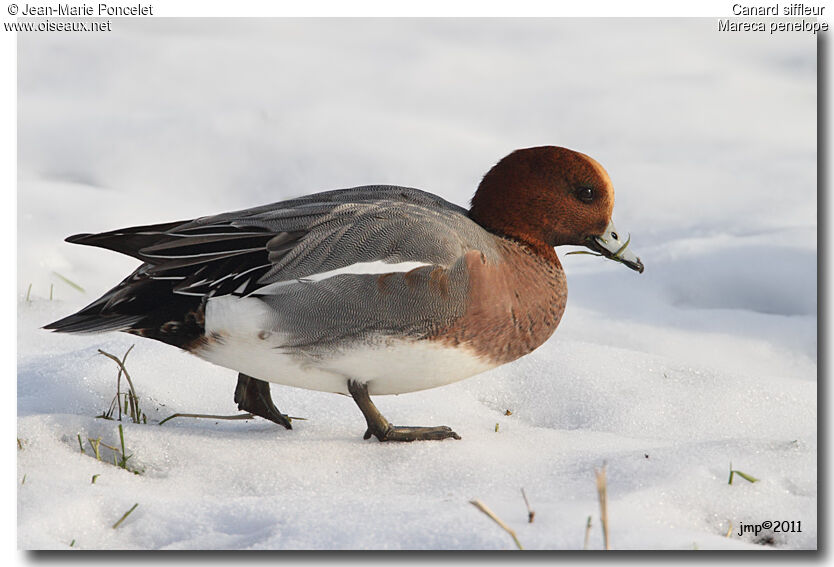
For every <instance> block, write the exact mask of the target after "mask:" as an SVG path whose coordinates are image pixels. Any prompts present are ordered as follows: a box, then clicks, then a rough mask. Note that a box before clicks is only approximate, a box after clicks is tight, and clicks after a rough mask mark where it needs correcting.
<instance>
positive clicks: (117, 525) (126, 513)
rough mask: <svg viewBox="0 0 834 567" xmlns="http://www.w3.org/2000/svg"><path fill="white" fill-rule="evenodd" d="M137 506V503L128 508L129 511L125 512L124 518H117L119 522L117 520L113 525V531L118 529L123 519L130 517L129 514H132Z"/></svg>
mask: <svg viewBox="0 0 834 567" xmlns="http://www.w3.org/2000/svg"><path fill="white" fill-rule="evenodd" d="M138 505H139V503H138V502H137V503H136V504H134V505H133V506H131V507H130V510H128V511H127V512H125V514H124V516H122V517H121V518H119V520H118V521H117V522H116V523H115V524H113V529H114V530H115V529H116V528H118V527H119V526H120V525H121V524H122V522H124V521H125V519H127V517H128V516H130V513H131V512H133V511H134V510H136V507H137V506H138Z"/></svg>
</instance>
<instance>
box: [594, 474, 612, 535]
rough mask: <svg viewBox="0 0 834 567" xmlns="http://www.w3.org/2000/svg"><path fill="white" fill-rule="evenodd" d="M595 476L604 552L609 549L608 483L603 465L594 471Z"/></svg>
mask: <svg viewBox="0 0 834 567" xmlns="http://www.w3.org/2000/svg"><path fill="white" fill-rule="evenodd" d="M595 472H596V476H597V494H599V519H600V523H601V524H602V538H603V541H604V543H605V549H606V551H607V550H609V549H611V547H610V545H609V540H608V481H607V480H606V478H605V463H603V464H602V468H601V469H598V470H596V471H595Z"/></svg>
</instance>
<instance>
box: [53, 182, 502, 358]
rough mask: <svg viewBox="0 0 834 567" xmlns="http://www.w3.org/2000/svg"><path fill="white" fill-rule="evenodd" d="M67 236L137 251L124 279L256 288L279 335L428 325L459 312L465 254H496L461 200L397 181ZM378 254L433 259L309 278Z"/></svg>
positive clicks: (183, 286) (205, 290) (224, 289)
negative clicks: (409, 267) (401, 267)
mask: <svg viewBox="0 0 834 567" xmlns="http://www.w3.org/2000/svg"><path fill="white" fill-rule="evenodd" d="M68 240H70V241H72V242H78V243H82V244H91V245H96V246H102V247H105V248H111V249H114V250H118V251H120V252H123V253H127V254H130V255H132V256H134V257H136V258H139V259H141V260H143V261H144V262H145V264H143V265H142V266H140V268H139V269H138V270H137V271H136V272H135V273H134V274H133V275H132V276H131V277H130V278H129V280H145V279H150V280H155V281H159V282H163V281H164V282H170V285H171V288H170V289H171V292H172V293H173V294H179V295H188V296H202V297H212V296H221V295H236V296H250V297H258V298H260V299H261V300H262V301H264V302H265V303H267V304H268V305H269V306H270V307H271V308H272V309H271V310H270V311H271V312H272V313H274V321H273V322H272V325H273V327H274V330H279V331H280V332H282V333H283V334H285V336H287V341H288V342H287V344H288V346H291V345H295V346H302V345H312V344H321V343H323V342H329V341H336V340H343V339H345V338H348V337H351V338H359V337H362V336H366V335H368V334H373V333H376V334H379V333H383V334H385V333H391V334H397V335H403V334H405V335H413V336H416V335H426V334H428V333H430V332H431V331H432V330H434V329H436V328H438V327H439V326H442V325H445V324H448V323H449V322H450V321H452V320H454V319H455V318H456V317H458V316H459V315H460V314H462V312H463V309H464V307H465V291H466V289H467V283H468V280H467V278H466V270H465V266H464V264H463V256H464V254H466V252H468V251H470V250H479V251H481V252H482V253H484V254H485V255H486V256H487V257H488V258H490V259H495V258H496V257H497V252H496V250H495V241H494V238H493V237H492V236H491V235H490V234H489V233H487V232H486V231H484V230H483V229H482V228H481V227H479V226H478V225H477V224H475V223H474V222H472V221H471V220H470V219H469V218H468V216H467V212H466V210H465V209H463V208H461V207H458V206H456V205H453V204H451V203H449V202H447V201H445V200H443V199H441V198H439V197H437V196H435V195H431V194H429V193H425V192H423V191H419V190H417V189H410V188H405V187H396V186H366V187H356V188H352V189H342V190H337V191H329V192H326V193H319V194H316V195H311V196H307V197H302V198H299V199H293V200H289V201H284V202H280V203H274V204H271V205H265V206H262V207H257V208H253V209H246V210H242V211H236V212H231V213H225V214H222V215H216V216H210V217H203V218H199V219H196V220H193V221H188V222H176V223H168V224H164V225H153V226H145V227H134V228H131V229H123V230H120V231H113V232H111V233H103V234H98V235H78V236H75V237H71V238H70V239H68ZM378 261H381V262H385V263H389V264H396V263H400V262H409V261H413V262H421V263H426V264H430V265H428V266H425V267H421V268H418V269H416V270H413V271H411V272H408V273H392V274H378V273H377V274H343V275H337V276H334V277H330V278H328V279H324V280H322V281H310V280H309V278H310V276H314V275H316V274H321V273H323V272H329V271H331V270H336V269H339V268H343V267H345V266H348V265H351V264H356V263H364V262H378ZM127 281H128V280H126V282H127ZM276 284H278V285H276ZM130 287H132V286H127V287H126V288H124V292H121V293H117V294H115V295H113V296H112V297H110V300H109V307H113V306H114V305H115V304H117V303H119V302H121V301H127V300H129V299H130V298H129V293H128V290H129V288H130ZM114 291H115V290H114Z"/></svg>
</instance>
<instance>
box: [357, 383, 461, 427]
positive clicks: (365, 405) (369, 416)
mask: <svg viewBox="0 0 834 567" xmlns="http://www.w3.org/2000/svg"><path fill="white" fill-rule="evenodd" d="M348 391H349V392H350V395H351V396H353V401H355V402H356V405H357V406H359V409H360V410H362V414H363V415H364V416H365V421H367V422H368V430H367V431H366V432H365V439H370V437H371V435H374V436H376V438H377V439H379V440H380V441H429V440H440V439H448V438H450V437H451V438H452V439H460V435H458V434H457V433H455V432H454V431H452V430H451V429H450V428H448V427H446V426H445V425H441V426H438V427H402V426H400V427H398V426H396V425H391V424H390V423H388V420H387V419H385V416H383V415H382V414H381V413H379V410H378V409H376V406H375V405H374V403H373V402H372V401H371V396H369V395H368V386H367V385H366V384H360V383H359V382H356V381H354V380H348Z"/></svg>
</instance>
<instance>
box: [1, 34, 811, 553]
mask: <svg viewBox="0 0 834 567" xmlns="http://www.w3.org/2000/svg"><path fill="white" fill-rule="evenodd" d="M117 24H118V25H116V24H114V26H113V27H114V30H113V32H111V33H107V34H99V35H95V36H93V35H92V34H88V35H85V34H57V33H55V34H47V33H43V34H38V33H32V34H20V35H19V52H18V53H19V55H18V57H19V61H18V64H19V77H18V85H19V87H18V88H19V96H18V99H19V107H18V113H19V114H18V116H19V148H18V151H19V154H18V156H19V158H18V159H19V162H18V166H19V172H18V175H19V187H18V206H19V211H18V221H19V229H18V230H19V243H18V271H17V288H18V345H17V356H18V384H17V395H18V398H17V399H18V421H17V436H18V439H19V440H20V443H21V444H22V449H19V450H18V452H17V471H18V473H17V477H18V546H19V547H20V548H22V549H68V548H69V547H70V545H71V544H72V546H73V547H74V548H78V549H513V548H514V547H515V546H514V543H513V541H512V539H511V538H510V537H509V536H508V535H507V534H506V533H504V532H503V531H502V530H501V529H500V528H499V527H498V526H497V525H496V524H494V523H493V522H492V521H491V520H490V519H488V518H487V517H486V516H485V515H483V514H482V513H481V512H479V511H478V510H477V509H476V508H475V507H474V506H472V505H471V504H470V503H469V501H470V500H472V499H476V498H477V499H480V500H482V501H483V502H484V503H486V504H487V505H488V506H489V507H490V508H491V509H492V510H494V511H495V512H496V513H497V514H498V516H499V517H500V518H501V519H502V520H503V521H504V522H506V523H507V524H508V525H510V526H511V527H512V528H513V529H514V530H515V531H516V533H517V535H518V538H519V540H520V541H521V542H522V544H523V545H524V546H525V548H527V549H582V547H583V544H584V538H585V525H586V521H587V518H588V517H589V516H591V517H592V527H591V531H590V538H589V547H590V548H592V549H600V548H601V547H602V530H601V526H600V520H599V504H598V500H597V493H596V487H595V476H594V471H595V469H599V468H600V467H602V466H603V464H605V466H606V470H607V477H608V507H609V509H608V517H609V528H610V537H611V546H612V548H615V549H684V550H686V549H696V548H697V549H762V548H778V549H814V548H816V547H817V514H816V511H817V467H816V463H817V434H816V431H817V395H816V392H817V382H816V375H817V363H816V359H817V316H816V313H817V301H816V293H817V288H816V281H817V264H816V239H817V225H816V214H817V201H816V181H817V180H816V159H817V158H816V119H817V117H816V50H815V48H816V44H815V42H814V39H813V36H811V35H810V34H809V35H805V34H799V33H793V34H781V35H775V36H771V35H768V34H754V33H750V34H732V33H726V32H725V33H719V32H717V31H716V25H717V24H716V22H715V20H714V19H677V20H669V19H652V20H635V19H623V20H605V19H600V20H586V19H570V20H559V19H539V20H529V19H518V20H503V19H498V20H386V19H381V20H364V19H354V20H330V19H318V20H310V19H292V20H280V19H279V20H247V19H237V20H188V19H185V20H166V19H153V20H127V19H124V20H118V21H117ZM540 144H556V145H563V146H567V147H570V148H574V149H577V150H579V151H582V152H584V153H587V154H589V155H591V156H593V157H594V158H595V159H597V160H598V161H599V162H600V163H602V164H603V165H604V166H605V167H606V169H607V171H608V173H609V174H610V176H611V178H612V180H613V181H614V184H615V187H616V188H617V205H616V207H615V215H614V219H615V221H616V223H617V226H618V228H619V229H620V230H622V231H623V232H624V233H628V232H630V233H631V236H632V241H631V247H632V248H633V249H634V251H635V252H636V253H638V255H639V256H640V257H641V258H642V260H643V262H644V263H645V265H646V271H645V273H644V274H642V275H638V274H636V273H634V272H632V271H630V270H627V269H625V268H624V267H623V266H621V265H618V264H615V263H613V262H607V261H603V260H601V259H599V258H591V257H589V256H582V255H577V256H564V254H563V253H564V252H565V251H567V250H561V249H560V253H562V258H563V263H564V265H565V269H566V272H567V274H568V285H569V289H570V294H569V300H568V308H567V311H566V313H565V316H564V319H563V321H562V324H561V325H560V327H559V329H558V330H557V331H556V333H555V335H554V336H553V338H552V339H551V340H550V341H548V342H547V343H546V344H545V345H544V346H542V347H541V348H540V349H539V350H537V351H536V352H535V353H533V354H531V355H529V356H527V357H525V358H523V359H521V360H519V361H516V362H515V363H512V364H509V365H506V366H503V367H500V368H498V369H495V370H492V371H490V372H487V373H484V374H481V375H479V376H477V377H474V378H471V379H468V380H466V381H463V382H459V383H456V384H452V385H449V386H444V387H442V388H437V389H433V390H428V391H424V392H418V393H412V394H406V395H402V396H380V397H377V398H376V400H375V401H376V403H377V405H378V406H379V408H380V410H381V411H382V412H383V414H385V415H386V416H387V417H388V418H389V420H391V421H392V422H393V423H397V424H408V425H441V424H443V425H449V426H451V427H452V428H453V429H455V431H457V432H458V433H459V434H460V435H461V436H462V440H460V441H453V440H447V441H443V442H422V443H413V444H402V445H397V444H380V443H378V442H376V441H374V440H369V441H364V440H362V437H361V435H362V433H363V431H364V425H365V424H364V420H363V418H362V415H361V413H360V412H359V411H358V409H357V408H356V407H355V405H354V403H353V402H352V400H350V399H349V398H347V397H344V396H336V395H332V394H326V393H321V392H313V391H306V390H300V389H293V388H289V387H283V386H273V387H272V392H273V397H274V399H275V400H276V404H277V405H278V407H279V408H280V409H281V410H282V411H284V412H287V413H289V414H290V415H292V416H298V417H304V418H306V419H307V421H295V422H294V429H293V430H292V431H285V430H284V429H283V428H280V427H278V426H276V425H274V424H272V423H269V422H266V421H264V420H249V421H217V420H210V419H208V420H207V419H202V420H198V419H188V418H181V419H174V420H172V421H169V422H167V423H165V424H163V425H161V426H160V425H158V422H159V421H161V420H162V419H164V418H166V417H168V416H169V415H171V414H172V413H174V412H189V413H209V414H233V413H235V412H236V408H235V404H234V402H233V399H232V394H233V391H234V386H235V374H234V373H233V372H231V371H228V370H225V369H222V368H219V367H216V366H212V365H210V364H208V363H206V362H203V361H201V360H199V359H197V358H195V357H193V356H191V355H188V354H186V353H183V352H180V351H178V350H177V349H174V348H172V347H167V346H165V345H162V344H158V343H154V342H153V341H149V340H144V339H139V338H135V337H130V336H127V335H122V334H103V335H90V336H67V335H59V334H50V333H47V332H46V331H43V330H41V329H40V327H41V326H42V325H44V324H46V323H48V322H50V321H53V320H55V319H57V318H59V317H62V316H64V315H67V314H69V313H71V312H73V311H74V310H75V309H77V308H79V307H82V306H83V305H84V304H86V303H88V302H90V301H91V300H93V299H95V298H96V297H98V294H100V293H101V292H103V291H105V290H106V289H108V288H109V287H111V286H112V285H113V284H114V283H116V282H117V281H119V280H120V279H121V278H122V277H123V276H124V275H126V274H127V273H128V272H129V271H130V270H132V269H133V268H134V267H135V265H136V262H135V261H134V260H132V259H130V258H125V257H120V256H119V255H118V254H115V253H112V252H108V251H104V250H95V249H90V248H85V247H80V246H73V245H69V244H65V243H63V242H62V239H63V238H64V237H66V236H68V235H70V234H75V233H78V232H95V231H101V230H108V229H113V228H118V227H122V226H130V225H136V224H149V223H154V222H163V221H170V220H176V219H188V218H193V217H196V216H201V215H206V214H212V213H218V212H222V211H226V210H233V209H236V208H243V207H248V206H254V205H259V204H263V203H268V202H272V201H277V200H280V199H284V198H289V197H294V196H299V195H303V194H306V193H311V192H315V191H321V190H326V189H333V188H339V187H349V186H354V185H361V184H368V183H380V184H384V183H393V184H402V185H409V186H414V187H419V188H422V189H426V190H429V191H432V192H434V193H436V194H438V195H440V196H442V197H444V198H447V199H449V200H451V201H453V202H456V203H458V204H461V205H464V206H465V205H466V204H467V202H468V199H469V198H470V197H471V194H472V193H473V191H474V189H475V187H476V186H477V183H478V182H479V180H480V177H481V176H482V175H483V174H484V173H485V172H486V170H487V169H488V168H489V167H490V166H491V165H492V164H494V163H495V162H496V161H497V160H498V159H500V158H501V157H503V156H504V155H505V154H507V153H508V152H509V151H511V150H513V149H515V148H519V147H528V146H533V145H540ZM58 274H60V276H63V277H65V278H68V279H69V280H71V281H73V282H76V283H77V284H79V285H81V286H82V287H83V288H84V290H85V291H84V292H83V293H80V292H78V291H77V290H75V289H74V288H72V287H71V286H69V285H68V284H67V283H66V282H65V281H64V280H63V279H62V278H61V277H60V276H59V275H58ZM30 284H31V290H30V288H29V286H30ZM50 289H52V292H51V293H52V295H53V298H52V300H50ZM27 296H28V299H27ZM133 344H135V345H136V346H135V348H134V349H133V351H131V353H130V355H129V356H128V358H127V368H128V371H129V372H130V373H131V377H132V379H133V381H134V383H135V384H136V387H137V390H138V392H139V395H140V404H141V408H142V410H143V411H145V412H146V413H147V416H148V423H147V424H134V423H130V422H123V427H124V436H125V443H126V447H127V452H128V453H129V454H130V455H132V456H131V457H130V459H129V461H128V464H129V467H131V468H135V469H136V470H138V471H140V474H133V473H132V472H130V471H126V470H122V469H120V468H118V467H115V466H114V465H113V464H111V463H109V462H103V461H97V460H96V459H95V457H94V456H92V449H91V446H90V444H89V443H86V446H85V452H84V453H82V452H81V451H80V450H79V446H78V436H79V435H80V436H81V438H82V440H86V439H87V438H91V439H96V438H99V437H100V438H101V439H102V442H103V443H106V444H108V445H113V446H118V445H119V436H118V430H117V426H118V423H117V422H114V421H108V420H103V419H98V418H96V416H97V415H100V414H101V413H102V412H103V411H105V410H106V409H107V407H108V406H109V403H110V400H111V399H112V397H113V395H114V393H115V380H116V371H117V368H116V366H115V364H114V363H113V362H112V361H111V360H108V359H107V358H105V357H104V356H101V355H98V354H97V349H102V350H105V351H107V352H110V353H113V354H117V355H120V356H121V355H122V354H124V352H125V351H126V350H127V349H128V348H129V347H130V346H131V345H133ZM507 410H510V412H511V415H506V412H507ZM496 427H497V430H496ZM102 452H103V453H104V456H105V458H106V459H112V452H111V451H109V450H108V449H102ZM731 463H732V467H733V468H734V469H736V470H740V471H742V472H744V473H747V474H749V475H752V476H753V477H756V478H758V479H760V480H759V482H756V483H749V482H747V481H745V480H743V479H741V478H739V477H738V476H736V477H735V480H734V482H733V484H732V485H729V484H728V483H727V480H728V476H729V471H730V466H731ZM94 475H98V476H97V477H96V482H95V483H93V482H92V478H93V476H94ZM521 488H524V489H525V492H526V494H527V496H528V498H529V500H530V504H531V506H532V507H533V509H534V510H535V512H536V514H535V521H534V522H533V523H528V522H527V509H526V506H525V505H524V501H523V499H522V497H521V492H520V489H521ZM136 503H138V506H137V507H136V509H135V510H134V511H133V512H132V513H131V514H130V515H129V516H128V517H127V518H126V519H125V520H124V522H123V523H122V524H121V525H120V526H119V527H118V528H117V529H112V528H111V526H112V525H113V524H114V523H115V522H116V521H117V520H118V519H119V518H120V517H121V516H122V515H123V514H124V513H125V512H126V511H128V509H130V508H131V506H133V504H136ZM765 521H795V522H801V530H802V531H801V533H772V532H771V531H766V532H763V533H761V534H759V535H758V536H754V535H753V534H750V533H745V534H744V535H742V536H738V535H731V537H726V534H727V533H728V532H730V533H732V534H737V533H738V530H739V527H740V525H741V524H760V523H762V522H765ZM763 536H768V537H763ZM769 536H772V537H769Z"/></svg>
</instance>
